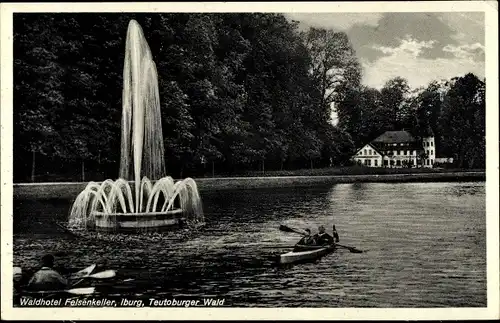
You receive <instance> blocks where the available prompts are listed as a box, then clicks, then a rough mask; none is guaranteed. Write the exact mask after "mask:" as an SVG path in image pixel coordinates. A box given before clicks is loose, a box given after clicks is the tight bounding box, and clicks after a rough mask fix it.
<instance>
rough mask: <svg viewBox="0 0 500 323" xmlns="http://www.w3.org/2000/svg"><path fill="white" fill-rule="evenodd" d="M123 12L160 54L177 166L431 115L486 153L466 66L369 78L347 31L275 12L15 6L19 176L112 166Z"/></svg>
mask: <svg viewBox="0 0 500 323" xmlns="http://www.w3.org/2000/svg"><path fill="white" fill-rule="evenodd" d="M130 19H136V20H137V21H138V22H139V24H140V25H141V26H142V28H143V30H144V34H145V36H146V39H147V42H148V44H149V46H150V48H151V52H152V54H153V59H154V61H155V63H156V65H157V70H158V81H159V90H160V100H161V111H162V125H163V135H164V143H165V150H166V160H167V172H168V173H169V174H171V175H172V176H174V177H185V176H199V175H201V174H205V173H211V172H216V173H218V172H222V171H224V172H225V173H227V174H231V173H237V172H239V171H243V170H262V171H265V170H267V169H296V168H305V167H323V166H328V165H331V163H333V164H335V165H340V164H345V163H347V162H348V160H349V157H350V156H351V154H352V153H353V152H354V150H355V148H356V147H358V146H359V145H361V144H363V143H366V142H367V141H369V140H371V139H373V137H374V136H376V135H378V134H380V133H382V132H383V131H385V130H389V129H396V128H403V127H404V128H408V129H412V130H414V131H416V132H417V133H419V132H422V131H425V130H426V129H428V128H429V127H430V128H431V129H432V130H433V131H434V132H435V133H436V134H438V135H439V138H440V142H441V143H442V147H443V151H444V152H446V153H447V154H449V155H453V156H455V155H456V158H457V160H460V163H461V166H462V167H477V166H480V165H482V164H481V163H483V162H484V82H482V81H480V80H478V79H477V78H476V77H475V76H473V75H466V76H464V77H462V78H457V79H454V80H450V82H449V84H448V87H447V88H446V89H444V90H443V88H444V87H443V86H442V85H440V84H438V83H432V84H430V85H429V87H428V88H426V89H425V90H423V91H420V92H419V93H418V94H417V95H416V96H415V95H414V96H411V95H408V94H409V93H410V92H411V91H410V89H409V87H408V85H407V83H406V81H405V80H404V79H401V78H396V79H394V80H390V81H389V82H388V83H387V84H386V86H385V87H384V88H383V89H382V90H381V91H378V90H375V89H369V88H365V87H363V86H362V85H361V75H362V70H361V67H360V64H359V62H358V60H357V58H356V54H355V52H354V50H353V49H352V47H351V45H350V42H349V39H348V38H347V36H346V35H345V34H344V33H341V32H333V31H330V30H323V29H311V30H309V31H307V32H300V31H299V29H298V24H297V23H296V22H290V21H288V20H287V19H285V17H284V16H282V15H280V14H259V13H255V14H239V13H234V14H233V13H231V14H192V13H190V14H184V13H180V14H22V15H15V17H14V158H15V165H14V175H15V180H26V179H29V177H30V176H33V175H34V174H40V173H43V172H49V173H60V174H62V173H65V172H69V173H76V174H79V175H78V176H80V175H81V176H84V175H85V170H88V169H92V170H99V171H100V172H101V173H102V174H103V176H104V177H107V178H115V177H116V176H117V173H118V164H119V158H120V120H121V91H122V72H123V59H124V50H125V37H126V30H127V26H128V23H129V21H130ZM443 91H444V92H443ZM443 93H444V96H443ZM443 97H444V99H443ZM442 99H443V100H442ZM334 102H335V107H336V110H337V112H338V115H339V120H340V121H339V123H338V125H336V126H335V125H333V124H332V123H331V121H330V114H331V107H332V104H333V103H334ZM464 128H466V129H467V131H470V132H469V133H470V134H471V135H470V136H464ZM481 145H482V146H481ZM75 179H81V178H75ZM83 179H84V180H85V178H83Z"/></svg>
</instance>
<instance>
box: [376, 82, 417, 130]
mask: <svg viewBox="0 0 500 323" xmlns="http://www.w3.org/2000/svg"><path fill="white" fill-rule="evenodd" d="M409 90H410V87H409V86H408V81H406V79H404V78H402V77H395V78H393V79H391V80H389V81H387V82H386V83H385V85H384V87H383V88H382V90H381V91H380V94H381V99H382V107H381V108H382V109H381V110H380V113H381V115H382V117H383V118H384V119H385V120H386V121H387V122H388V123H390V124H391V125H392V129H391V130H400V129H401V128H403V126H404V120H405V119H406V118H407V116H408V111H407V109H405V105H404V102H405V98H406V96H407V95H408V92H409ZM388 130H389V129H388Z"/></svg>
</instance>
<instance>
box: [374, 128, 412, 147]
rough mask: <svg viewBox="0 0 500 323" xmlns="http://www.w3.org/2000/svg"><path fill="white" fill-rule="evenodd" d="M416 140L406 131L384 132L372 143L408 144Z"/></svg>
mask: <svg viewBox="0 0 500 323" xmlns="http://www.w3.org/2000/svg"><path fill="white" fill-rule="evenodd" d="M415 141H416V139H415V138H414V137H413V136H412V135H411V134H410V133H409V132H408V131H404V130H401V131H386V132H384V133H383V134H381V135H380V136H378V137H377V138H375V140H373V141H372V142H373V143H384V144H392V143H406V142H407V143H410V142H415Z"/></svg>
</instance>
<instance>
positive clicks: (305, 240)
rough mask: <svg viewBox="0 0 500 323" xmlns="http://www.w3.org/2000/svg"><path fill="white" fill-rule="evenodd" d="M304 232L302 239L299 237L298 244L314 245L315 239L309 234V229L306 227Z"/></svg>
mask: <svg viewBox="0 0 500 323" xmlns="http://www.w3.org/2000/svg"><path fill="white" fill-rule="evenodd" d="M305 231H306V234H305V235H304V237H303V238H302V239H300V241H299V243H297V244H299V245H304V246H310V245H315V244H316V243H315V240H314V237H313V236H311V230H309V229H306V230H305Z"/></svg>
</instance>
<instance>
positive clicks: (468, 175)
mask: <svg viewBox="0 0 500 323" xmlns="http://www.w3.org/2000/svg"><path fill="white" fill-rule="evenodd" d="M360 169H361V168H360ZM362 169H364V170H367V168H362ZM368 170H369V169H368ZM356 171H357V170H354V169H353V168H349V172H348V170H347V169H339V168H337V169H333V168H329V169H317V170H314V169H313V170H301V171H294V172H293V173H291V172H282V171H280V172H278V171H277V172H268V173H266V174H265V175H263V174H260V176H259V174H258V173H247V174H245V175H242V176H238V177H224V178H221V177H213V178H195V181H196V183H197V185H198V188H199V190H200V192H201V193H203V192H204V191H209V190H218V189H257V188H279V187H292V186H293V187H303V186H312V185H327V184H335V183H359V182H367V183H369V182H372V183H373V182H375V183H404V182H463V181H484V180H485V179H486V176H485V172H484V171H467V172H466V171H456V170H437V169H418V170H417V169H413V170H408V169H406V170H405V169H383V168H380V169H376V168H374V169H373V170H371V172H372V173H371V174H366V172H365V173H356ZM86 185H87V182H76V183H33V184H31V183H25V184H22V183H21V184H14V198H15V199H21V200H22V199H54V198H56V199H58V198H60V199H74V198H75V197H76V196H77V195H78V194H79V193H80V192H81V191H82V190H83V189H84V188H85V186H86Z"/></svg>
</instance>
